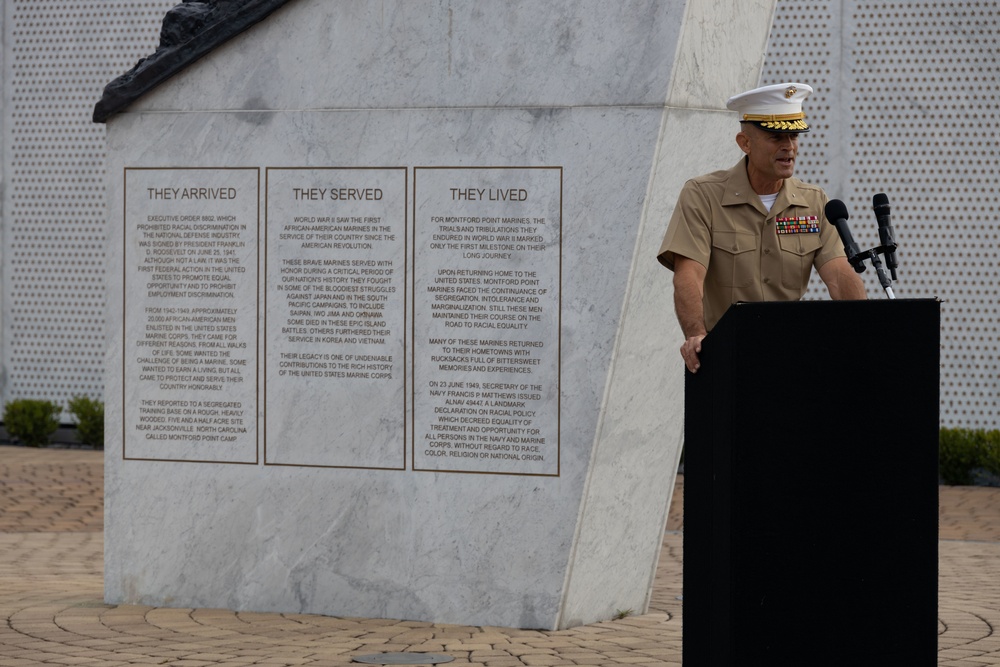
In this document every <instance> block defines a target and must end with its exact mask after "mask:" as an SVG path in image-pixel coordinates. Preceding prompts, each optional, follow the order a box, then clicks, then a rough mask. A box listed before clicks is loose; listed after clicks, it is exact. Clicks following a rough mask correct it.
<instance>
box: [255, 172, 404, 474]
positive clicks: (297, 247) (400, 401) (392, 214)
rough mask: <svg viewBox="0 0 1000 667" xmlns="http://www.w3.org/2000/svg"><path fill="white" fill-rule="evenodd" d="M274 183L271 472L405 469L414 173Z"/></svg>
mask: <svg viewBox="0 0 1000 667" xmlns="http://www.w3.org/2000/svg"><path fill="white" fill-rule="evenodd" d="M266 179H267V185H266V188H265V189H266V193H267V201H266V215H265V218H266V227H267V232H266V243H267V252H266V261H265V271H266V308H265V312H266V326H265V330H266V337H265V350H266V354H265V374H264V375H265V407H264V423H265V442H264V457H265V463H267V464H278V465H300V466H329V467H348V468H381V469H403V468H404V467H405V463H406V452H405V447H406V445H405V423H406V420H405V417H404V415H405V412H406V403H405V393H404V391H403V386H404V382H405V367H406V366H405V363H404V357H405V353H406V348H405V316H406V205H407V182H406V179H407V170H406V168H405V167H399V168H395V167H393V168H384V169H383V168H332V167H331V168H269V169H267V177H266Z"/></svg>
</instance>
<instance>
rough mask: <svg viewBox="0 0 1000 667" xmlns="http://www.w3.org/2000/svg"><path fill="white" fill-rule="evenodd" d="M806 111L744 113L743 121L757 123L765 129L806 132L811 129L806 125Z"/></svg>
mask: <svg viewBox="0 0 1000 667" xmlns="http://www.w3.org/2000/svg"><path fill="white" fill-rule="evenodd" d="M805 117H806V115H805V113H803V112H799V113H789V114H777V115H765V114H755V113H745V114H743V122H746V123H757V124H758V125H760V126H761V127H762V128H764V129H765V130H784V131H786V132H804V131H806V130H808V129H809V126H808V125H806V121H805Z"/></svg>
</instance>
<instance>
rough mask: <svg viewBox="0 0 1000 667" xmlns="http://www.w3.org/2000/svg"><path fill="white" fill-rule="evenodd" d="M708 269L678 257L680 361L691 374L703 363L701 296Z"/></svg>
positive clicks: (676, 292)
mask: <svg viewBox="0 0 1000 667" xmlns="http://www.w3.org/2000/svg"><path fill="white" fill-rule="evenodd" d="M706 272H707V269H706V268H705V267H704V266H702V265H701V264H700V263H698V262H696V261H695V260H693V259H689V258H687V257H682V256H681V255H677V257H676V258H675V260H674V309H675V310H676V311H677V320H678V321H679V322H680V323H681V331H683V332H684V338H685V340H684V345H682V346H681V358H683V359H684V365H685V366H687V369H688V370H689V371H691V372H692V373H696V372H698V369H699V368H700V367H701V362H700V361H699V360H698V354H699V353H700V352H701V339H702V338H704V337H705V333H706V332H705V309H704V306H703V304H702V295H703V294H704V292H705V273H706Z"/></svg>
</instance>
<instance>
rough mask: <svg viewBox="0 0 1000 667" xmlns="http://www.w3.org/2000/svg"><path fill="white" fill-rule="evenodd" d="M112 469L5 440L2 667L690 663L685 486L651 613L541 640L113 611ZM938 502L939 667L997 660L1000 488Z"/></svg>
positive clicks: (1, 454) (382, 623)
mask: <svg viewBox="0 0 1000 667" xmlns="http://www.w3.org/2000/svg"><path fill="white" fill-rule="evenodd" d="M103 461H104V456H103V452H96V451H88V450H60V449H29V448H23V447H11V446H0V667H20V666H25V667H30V666H36V665H95V666H108V667H115V666H118V665H173V666H180V667H212V666H216V665H219V666H222V665H225V666H239V665H265V666H272V667H277V666H281V665H288V666H291V665H311V666H314V667H327V666H329V667H341V666H347V665H358V664H359V663H356V662H353V658H354V657H355V656H359V655H365V654H372V653H388V652H423V653H439V654H446V655H449V656H453V657H454V658H455V660H454V662H452V663H449V664H451V665H463V666H464V665H481V666H483V667H522V666H523V667H534V666H536V665H537V666H539V667H542V666H549V665H553V666H557V665H648V666H651V667H652V666H663V667H667V666H670V667H677V666H679V665H680V664H681V602H680V601H679V599H678V598H679V596H680V594H681V566H682V563H683V550H682V534H681V530H682V529H683V502H682V489H683V478H680V479H679V480H678V483H677V488H676V490H675V492H674V503H673V505H672V507H671V512H670V518H669V521H668V526H667V532H666V534H665V535H664V540H663V551H662V553H661V557H660V562H659V567H658V570H657V576H656V581H655V584H654V593H653V599H652V603H651V607H650V610H649V612H648V613H646V614H632V615H629V616H626V617H625V618H622V619H619V620H608V621H605V622H601V623H595V624H593V625H586V626H582V627H578V628H573V629H571V630H563V631H559V632H541V631H536V630H514V629H508V628H490V627H472V626H456V625H439V624H433V623H420V622H410V621H395V620H378V619H363V618H332V617H327V616H312V615H304V614H262V613H236V612H232V611H228V610H221V609H167V608H153V607H139V606H115V605H107V604H104V601H103V577H102V572H103V528H104V524H103V502H102V500H103ZM940 495H941V510H940V512H941V516H940V580H939V589H940V594H939V636H938V665H939V666H941V667H982V666H983V665H998V666H1000V489H995V488H993V489H991V488H983V487H942V488H941V494H940ZM802 664H803V665H804V666H809V665H815V664H820V663H819V662H817V661H816V659H815V658H814V657H810V656H804V657H803V663H802ZM845 667H846V666H845Z"/></svg>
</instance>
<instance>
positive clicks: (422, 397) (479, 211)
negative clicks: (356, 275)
mask: <svg viewBox="0 0 1000 667" xmlns="http://www.w3.org/2000/svg"><path fill="white" fill-rule="evenodd" d="M414 202H415V203H414V258H415V259H414V265H413V275H414V279H413V346H414V355H413V366H414V372H413V393H414V400H413V405H414V409H413V421H414V427H413V468H414V469H415V470H435V471H455V472H479V473H508V474H525V475H558V474H559V368H560V367H559V356H560V355H559V341H560V337H559V335H560V334H559V325H560V307H561V304H560V285H561V278H560V276H561V228H562V168H560V167H524V168H516V167H515V168H431V167H418V168H416V169H415V170H414Z"/></svg>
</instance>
